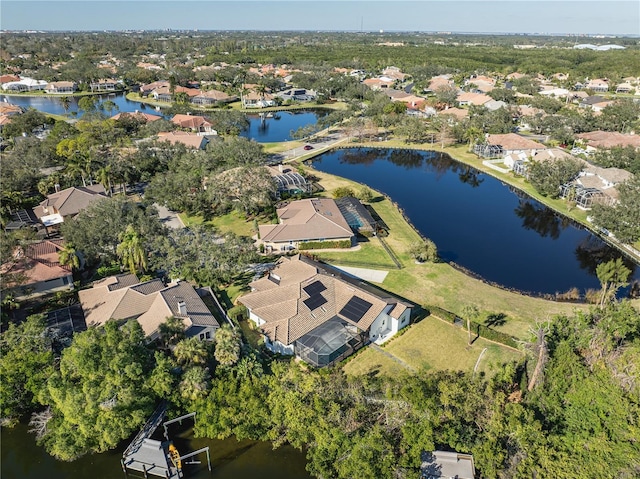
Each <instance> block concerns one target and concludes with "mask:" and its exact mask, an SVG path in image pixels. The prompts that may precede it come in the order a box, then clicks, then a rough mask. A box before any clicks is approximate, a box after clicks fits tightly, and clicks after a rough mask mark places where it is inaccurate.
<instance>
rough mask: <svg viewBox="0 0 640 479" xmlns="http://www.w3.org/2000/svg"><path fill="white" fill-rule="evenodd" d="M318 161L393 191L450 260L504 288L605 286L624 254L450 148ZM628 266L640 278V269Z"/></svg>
mask: <svg viewBox="0 0 640 479" xmlns="http://www.w3.org/2000/svg"><path fill="white" fill-rule="evenodd" d="M313 166H314V167H315V168H317V169H318V170H320V171H324V172H327V173H332V174H335V175H339V176H343V177H345V178H348V179H350V180H355V181H358V182H361V183H364V184H367V185H369V186H371V187H372V188H374V189H376V190H378V191H381V192H383V193H385V194H387V195H388V196H389V197H391V198H392V200H393V201H394V202H396V203H398V205H399V206H400V207H401V208H402V209H403V210H404V211H405V214H406V215H407V216H408V218H409V219H410V221H411V222H412V223H413V224H414V225H415V227H416V228H417V229H418V231H420V232H421V233H422V234H423V235H424V236H426V237H428V238H431V239H432V240H433V241H434V242H435V243H436V245H437V246H438V251H439V254H440V256H441V257H442V258H443V259H444V260H445V261H455V262H456V263H457V264H459V265H461V266H463V267H464V268H467V269H468V270H470V271H472V272H474V273H476V274H478V275H480V276H481V277H483V278H485V279H487V280H489V281H492V282H495V283H498V284H500V285H503V286H505V287H509V288H515V289H518V290H521V291H529V292H533V293H548V294H553V293H556V292H566V291H568V290H569V289H571V288H573V287H576V288H578V289H579V290H580V291H582V292H584V291H585V290H587V289H591V288H593V289H599V288H600V283H599V281H598V279H597V277H596V275H595V267H596V265H597V264H599V263H600V262H602V261H607V260H608V259H612V258H617V257H619V256H620V255H621V254H620V253H619V252H618V251H617V250H615V249H614V248H611V247H610V246H609V245H607V244H606V243H605V242H604V241H602V240H601V239H599V238H598V237H596V236H594V235H593V234H591V233H590V232H589V231H587V230H585V229H583V228H581V227H579V226H578V225H576V224H575V223H574V222H573V221H571V220H569V219H567V218H565V217H563V216H561V215H558V214H556V213H555V212H553V211H552V210H550V209H548V208H547V207H545V206H544V205H542V204H541V203H539V202H537V201H535V200H533V199H531V198H529V197H528V196H526V195H524V194H522V193H520V192H517V193H516V192H515V190H514V189H513V188H511V187H509V186H508V185H505V184H504V183H502V182H500V181H499V180H497V179H495V178H493V177H491V176H489V175H485V174H483V173H482V172H480V171H478V170H475V169H474V168H472V167H470V166H468V165H465V164H463V163H460V162H457V161H455V160H453V159H452V158H451V157H450V156H448V155H446V154H440V153H437V152H421V151H413V150H402V149H375V148H350V149H344V150H338V151H334V152H330V153H326V154H324V155H321V156H320V157H318V159H317V160H316V161H314V163H313ZM373 206H374V208H375V204H374V205H373ZM627 266H628V267H630V268H632V271H633V273H632V275H633V278H635V279H638V280H640V273H639V272H638V268H636V266H635V265H634V264H633V263H631V262H627Z"/></svg>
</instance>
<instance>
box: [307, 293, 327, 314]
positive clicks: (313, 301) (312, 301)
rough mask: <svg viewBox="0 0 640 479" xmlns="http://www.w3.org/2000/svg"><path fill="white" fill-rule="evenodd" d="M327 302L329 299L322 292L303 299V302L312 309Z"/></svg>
mask: <svg viewBox="0 0 640 479" xmlns="http://www.w3.org/2000/svg"><path fill="white" fill-rule="evenodd" d="M326 302H327V300H326V299H325V298H324V296H322V295H321V294H316V295H314V296H311V297H310V298H307V299H305V300H304V301H303V303H304V304H305V305H306V306H307V308H309V310H311V311H313V310H314V309H316V308H319V307H320V306H322V305H323V304H324V303H326Z"/></svg>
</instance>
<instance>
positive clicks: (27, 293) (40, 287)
mask: <svg viewBox="0 0 640 479" xmlns="http://www.w3.org/2000/svg"><path fill="white" fill-rule="evenodd" d="M63 247H64V240H61V239H55V240H45V241H39V242H37V243H31V244H30V245H28V246H26V247H24V248H21V247H19V248H16V249H15V251H14V254H13V258H12V259H11V260H10V261H9V262H7V263H5V264H3V265H2V267H1V268H0V272H1V273H2V276H3V281H4V282H5V283H6V284H5V286H7V287H8V288H9V290H10V291H11V292H12V293H13V294H14V297H15V298H16V299H22V298H25V297H34V296H42V295H45V294H49V293H54V292H57V291H68V290H70V289H73V275H72V272H71V268H69V267H67V266H62V265H60V261H59V256H58V254H59V252H60V251H61V250H62V249H63ZM18 278H19V279H18ZM12 284H15V287H13V286H12Z"/></svg>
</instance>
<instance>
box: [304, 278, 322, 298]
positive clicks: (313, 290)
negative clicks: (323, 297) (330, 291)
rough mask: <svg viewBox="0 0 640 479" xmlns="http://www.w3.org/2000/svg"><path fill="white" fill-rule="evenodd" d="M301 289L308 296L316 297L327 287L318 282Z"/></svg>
mask: <svg viewBox="0 0 640 479" xmlns="http://www.w3.org/2000/svg"><path fill="white" fill-rule="evenodd" d="M302 289H303V290H304V292H305V293H307V294H308V295H309V296H314V295H316V294H318V293H321V292H323V291H324V290H325V289H327V287H326V286H325V285H324V284H322V283H321V282H320V281H314V282H313V283H311V284H310V285H308V286H305V287H304V288H302Z"/></svg>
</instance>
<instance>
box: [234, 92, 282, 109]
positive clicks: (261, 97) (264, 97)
mask: <svg viewBox="0 0 640 479" xmlns="http://www.w3.org/2000/svg"><path fill="white" fill-rule="evenodd" d="M274 98H275V97H274V96H273V95H272V94H270V93H258V92H255V91H249V92H248V93H246V94H244V95H242V107H243V108H268V107H270V106H275V104H276V101H275V99H274Z"/></svg>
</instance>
